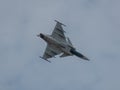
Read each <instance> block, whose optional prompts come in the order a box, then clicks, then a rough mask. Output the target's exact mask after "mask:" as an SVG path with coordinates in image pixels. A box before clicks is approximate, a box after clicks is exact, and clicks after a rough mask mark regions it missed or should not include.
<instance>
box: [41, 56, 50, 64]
mask: <svg viewBox="0 0 120 90" xmlns="http://www.w3.org/2000/svg"><path fill="white" fill-rule="evenodd" d="M39 57H40V58H41V59H43V60H45V61H47V62H49V63H51V61H49V60H47V59H45V58H43V57H41V56H39Z"/></svg>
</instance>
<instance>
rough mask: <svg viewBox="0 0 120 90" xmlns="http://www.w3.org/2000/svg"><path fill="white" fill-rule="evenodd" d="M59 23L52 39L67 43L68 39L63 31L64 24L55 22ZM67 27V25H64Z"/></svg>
mask: <svg viewBox="0 0 120 90" xmlns="http://www.w3.org/2000/svg"><path fill="white" fill-rule="evenodd" d="M55 21H56V22H57V23H56V26H55V28H54V30H53V32H52V35H51V36H52V37H53V38H55V39H56V40H58V41H61V42H66V37H65V35H64V33H65V31H64V30H63V28H62V25H64V24H62V23H60V22H58V21H57V20H55ZM64 26H65V25H64Z"/></svg>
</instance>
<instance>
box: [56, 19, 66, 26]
mask: <svg viewBox="0 0 120 90" xmlns="http://www.w3.org/2000/svg"><path fill="white" fill-rule="evenodd" d="M55 22H57V23H60V24H61V25H63V26H64V27H66V25H65V24H63V23H61V22H59V21H57V20H55Z"/></svg>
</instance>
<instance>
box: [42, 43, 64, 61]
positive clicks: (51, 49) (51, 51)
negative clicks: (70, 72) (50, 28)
mask: <svg viewBox="0 0 120 90" xmlns="http://www.w3.org/2000/svg"><path fill="white" fill-rule="evenodd" d="M60 53H62V52H61V51H60V50H59V49H58V48H57V47H55V46H53V45H49V44H47V47H46V50H45V52H44V54H43V57H42V59H45V60H47V59H49V58H52V57H55V56H56V55H58V54H60ZM47 61H48V60H47Z"/></svg>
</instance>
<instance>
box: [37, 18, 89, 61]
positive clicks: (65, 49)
mask: <svg viewBox="0 0 120 90" xmlns="http://www.w3.org/2000/svg"><path fill="white" fill-rule="evenodd" d="M55 22H56V26H55V28H54V30H53V32H52V34H51V35H47V34H42V33H40V34H39V35H37V36H38V37H40V38H42V39H43V40H44V41H45V42H46V43H47V47H46V50H45V52H44V54H43V56H42V57H41V56H40V58H42V59H44V60H46V61H48V62H51V61H50V60H48V59H49V58H53V57H55V56H56V55H59V54H61V56H60V57H66V56H73V55H76V56H78V57H79V58H82V59H84V60H89V59H88V58H87V57H86V56H84V55H82V54H81V53H79V52H77V51H76V49H75V47H74V46H73V44H72V43H71V41H70V39H69V38H67V37H66V36H65V31H64V30H63V27H62V26H66V25H64V24H62V23H61V22H59V21H57V20H55Z"/></svg>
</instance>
